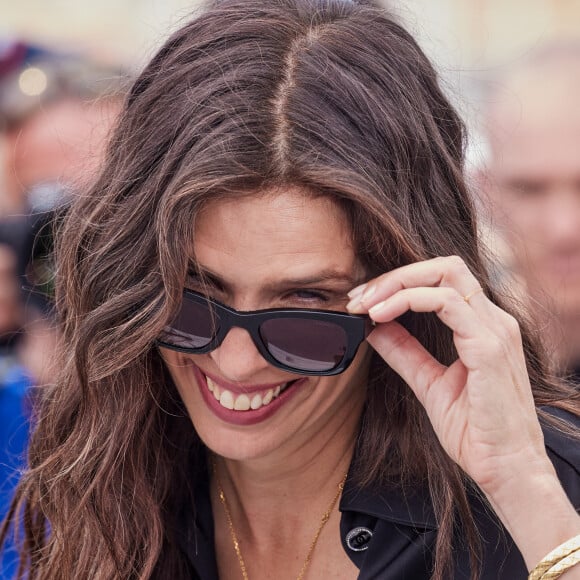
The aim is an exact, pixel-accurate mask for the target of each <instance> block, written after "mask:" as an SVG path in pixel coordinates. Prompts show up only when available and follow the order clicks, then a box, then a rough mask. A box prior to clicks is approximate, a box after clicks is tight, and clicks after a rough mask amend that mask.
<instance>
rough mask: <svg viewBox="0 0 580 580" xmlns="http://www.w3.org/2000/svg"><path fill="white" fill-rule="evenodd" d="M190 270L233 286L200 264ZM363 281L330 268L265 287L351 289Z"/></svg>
mask: <svg viewBox="0 0 580 580" xmlns="http://www.w3.org/2000/svg"><path fill="white" fill-rule="evenodd" d="M189 272H190V274H194V275H196V276H198V275H199V276H201V277H202V278H204V279H206V280H208V281H209V282H210V283H211V284H213V285H215V286H217V287H220V288H230V287H231V286H232V284H230V283H229V282H228V281H227V280H226V279H225V278H222V277H221V276H220V275H219V274H216V273H215V272H212V271H211V270H209V269H208V268H205V267H203V266H201V265H199V264H193V263H192V264H191V266H190V268H189ZM362 282H364V278H363V277H362V276H354V275H351V274H347V273H345V272H343V271H340V270H333V269H328V270H322V271H320V272H317V273H316V274H313V275H312V276H304V277H289V278H283V279H281V280H277V281H276V282H270V283H267V284H266V285H265V286H264V287H265V289H267V290H279V289H281V288H295V287H310V286H314V285H316V284H334V285H339V284H340V285H341V286H344V287H347V286H348V288H349V289H350V288H354V286H357V285H358V284H362ZM341 290H342V288H341Z"/></svg>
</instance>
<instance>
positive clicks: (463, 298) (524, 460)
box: [347, 256, 553, 498]
mask: <svg viewBox="0 0 580 580" xmlns="http://www.w3.org/2000/svg"><path fill="white" fill-rule="evenodd" d="M351 297H352V299H351V302H350V303H349V304H348V306H347V308H348V310H349V311H350V312H353V313H368V314H369V315H370V317H371V318H372V319H373V320H374V321H375V322H376V323H378V324H377V327H376V328H375V330H373V332H372V333H371V334H370V335H369V337H368V342H369V343H370V344H371V345H372V346H373V348H374V349H375V350H376V351H377V352H378V353H379V354H380V355H381V356H382V357H383V359H384V360H385V361H386V362H387V363H388V364H389V365H390V366H391V368H393V369H394V370H395V371H396V372H397V373H399V375H401V377H402V378H403V379H404V380H405V381H406V382H407V384H408V385H409V386H410V388H411V389H412V390H413V391H414V393H415V394H416V396H417V397H418V399H419V401H420V402H421V403H422V404H423V406H424V407H425V409H426V411H427V414H428V416H429V418H430V420H431V423H432V425H433V428H434V430H435V432H436V434H437V436H438V437H439V440H440V442H441V444H442V446H443V447H444V449H445V450H446V452H447V453H448V454H449V455H450V457H451V458H452V459H453V460H454V461H455V462H457V463H458V464H459V465H460V466H461V467H462V468H463V469H464V470H465V471H466V472H467V473H468V474H469V475H470V476H471V478H472V479H473V480H474V481H475V482H476V483H477V484H478V485H479V486H480V487H481V489H482V490H483V491H484V492H485V493H486V494H487V495H488V497H490V498H492V497H493V496H494V494H496V493H498V492H499V491H500V490H501V488H503V487H504V486H506V485H507V486H508V488H509V487H510V483H513V481H514V478H516V479H517V478H519V477H521V474H522V469H524V470H525V471H526V472H527V473H529V472H530V469H534V466H535V470H536V471H537V472H539V473H547V474H552V475H553V468H552V465H551V462H550V461H549V459H548V457H547V455H546V452H545V449H544V443H543V436H542V432H541V429H540V425H539V422H538V419H537V415H536V411H535V406H534V401H533V397H532V392H531V387H530V382H529V378H528V374H527V371H526V363H525V358H524V354H523V349H522V342H521V336H520V331H519V326H518V324H517V322H516V320H515V319H514V318H513V317H512V316H510V315H509V314H507V313H506V312H504V311H503V310H501V309H500V308H499V307H498V306H496V305H495V304H494V303H492V302H491V301H490V300H489V299H488V298H487V297H486V296H485V293H484V292H483V291H481V287H480V284H479V282H478V281H477V280H476V279H475V277H474V276H473V274H472V273H471V272H470V271H469V269H468V268H467V266H466V264H465V263H464V262H463V260H461V259H460V258H458V257H456V256H452V257H445V258H435V259H432V260H428V261H424V262H418V263H415V264H411V265H408V266H404V267H401V268H397V269H396V270H393V271H391V272H388V273H386V274H383V275H382V276H379V277H377V278H375V279H373V280H371V281H369V282H368V283H367V284H365V285H363V286H362V287H358V288H356V289H355V290H354V291H353V292H351ZM408 310H412V311H413V312H434V313H435V314H436V315H437V316H438V317H439V318H440V319H441V320H442V321H443V322H444V323H445V324H446V325H447V326H448V327H449V328H450V329H451V330H452V331H453V340H454V343H455V347H456V350H457V353H458V359H457V360H456V361H455V362H454V363H453V364H451V365H450V366H448V367H447V366H445V365H442V364H441V363H440V362H438V361H437V360H435V358H434V357H433V356H432V355H431V354H430V353H429V352H427V350H426V349H425V348H424V347H423V346H422V345H421V344H420V343H419V341H418V340H417V339H416V338H415V337H413V336H411V335H410V334H409V332H408V331H407V330H406V329H405V328H403V326H401V325H400V324H399V323H398V322H396V321H395V319H396V318H397V317H398V316H400V315H401V314H403V313H405V312H406V311H408Z"/></svg>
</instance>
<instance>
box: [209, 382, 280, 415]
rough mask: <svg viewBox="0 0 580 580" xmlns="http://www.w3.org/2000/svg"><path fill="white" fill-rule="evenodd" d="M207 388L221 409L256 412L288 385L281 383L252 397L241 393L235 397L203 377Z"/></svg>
mask: <svg viewBox="0 0 580 580" xmlns="http://www.w3.org/2000/svg"><path fill="white" fill-rule="evenodd" d="M205 380H206V382H207V388H208V389H209V390H210V391H211V392H212V393H213V396H214V397H215V398H216V400H217V401H219V403H220V405H221V406H222V407H225V408H226V409H234V410H236V411H249V410H250V409H252V410H254V411H255V410H256V409H259V408H260V407H263V406H264V405H268V404H270V403H271V402H272V401H273V400H274V399H275V398H276V397H277V396H278V395H279V394H280V393H281V392H282V391H283V390H284V388H285V387H286V386H287V384H288V383H282V384H281V385H278V386H277V387H274V388H271V389H268V390H267V391H265V392H263V393H254V394H253V395H251V398H250V395H246V394H245V393H241V394H240V395H235V394H234V393H232V392H231V391H228V390H227V389H224V388H222V387H220V386H218V385H217V384H216V383H215V382H214V381H212V380H211V379H210V378H209V377H207V376H206V377H205Z"/></svg>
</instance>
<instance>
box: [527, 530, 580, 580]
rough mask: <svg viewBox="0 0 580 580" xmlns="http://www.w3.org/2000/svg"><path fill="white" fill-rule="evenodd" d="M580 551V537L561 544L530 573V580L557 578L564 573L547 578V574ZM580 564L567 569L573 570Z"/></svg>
mask: <svg viewBox="0 0 580 580" xmlns="http://www.w3.org/2000/svg"><path fill="white" fill-rule="evenodd" d="M578 550H580V535H578V536H574V537H573V538H570V539H569V540H567V541H566V542H564V543H563V544H560V545H559V546H558V547H556V548H554V549H553V550H552V551H551V552H550V553H549V554H548V555H547V556H545V557H544V558H543V559H542V560H541V561H540V562H539V563H538V565H537V566H536V567H535V568H534V569H533V570H532V571H531V572H530V575H529V576H528V580H548V578H557V577H558V576H559V575H560V574H562V573H563V572H564V570H562V572H560V573H559V574H558V575H557V576H545V574H546V572H548V571H549V570H551V569H552V568H553V567H554V566H555V565H556V564H559V563H560V562H561V561H563V560H564V559H566V558H567V557H568V556H570V555H571V554H575V553H576V552H578ZM577 563H578V562H577V561H576V562H574V563H572V564H570V565H569V566H567V567H566V568H565V569H566V570H567V569H568V568H571V567H572V566H574V565H575V564H577Z"/></svg>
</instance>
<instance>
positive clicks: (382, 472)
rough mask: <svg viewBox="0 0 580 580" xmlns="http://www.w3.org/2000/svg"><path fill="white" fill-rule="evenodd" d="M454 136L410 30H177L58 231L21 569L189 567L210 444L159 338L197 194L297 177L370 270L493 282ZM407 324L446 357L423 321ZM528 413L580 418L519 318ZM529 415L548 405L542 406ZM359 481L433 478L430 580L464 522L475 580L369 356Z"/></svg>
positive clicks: (497, 297) (432, 443) (325, 24)
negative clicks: (434, 270) (467, 273)
mask: <svg viewBox="0 0 580 580" xmlns="http://www.w3.org/2000/svg"><path fill="white" fill-rule="evenodd" d="M464 141H465V132H464V126H463V124H462V122H461V120H460V119H459V118H458V116H457V114H456V112H455V111H454V109H453V107H452V106H451V105H450V103H449V101H448V100H447V98H446V97H445V96H444V94H443V92H442V91H441V89H440V87H439V84H438V79H437V74H436V73H435V71H434V69H433V67H432V66H431V64H430V63H429V61H428V59H427V58H426V57H425V55H424V54H423V52H422V51H421V50H420V48H419V47H418V46H417V44H416V42H415V41H414V40H413V38H412V37H411V36H410V35H409V34H408V33H407V32H406V31H405V30H404V29H403V28H402V27H401V26H400V25H399V24H397V23H396V22H395V21H394V19H393V18H392V17H390V16H389V15H388V14H386V13H385V12H384V11H382V10H380V9H378V8H376V7H375V6H372V5H371V4H370V3H364V2H359V3H357V2H349V1H346V0H224V1H218V2H214V3H213V4H212V5H211V6H209V7H207V9H206V11H205V12H203V13H202V14H201V15H199V17H197V18H196V19H195V20H193V21H192V22H191V23H189V24H187V25H185V26H184V27H183V28H181V30H179V31H178V32H176V33H175V34H174V35H173V36H172V37H171V38H170V39H169V40H168V41H167V42H166V44H165V45H164V46H163V48H161V50H160V51H159V53H158V54H157V55H156V56H155V57H154V58H153V60H152V61H151V62H150V64H149V65H148V66H147V67H146V68H145V70H144V71H143V72H142V74H141V75H140V77H139V78H138V80H137V81H136V83H135V84H134V86H133V88H132V90H131V92H130V94H129V96H128V98H127V101H126V104H125V107H124V110H123V111H122V114H121V117H120V121H119V125H118V128H117V129H116V131H115V133H114V135H113V137H112V140H111V143H110V147H109V149H108V155H107V159H106V161H105V163H104V165H103V167H102V172H101V174H100V176H99V178H98V180H97V181H96V183H95V184H94V186H93V187H92V189H91V190H90V191H87V192H86V193H85V194H84V195H81V196H79V197H78V199H76V200H75V202H74V203H73V205H72V206H71V208H70V210H69V212H68V216H67V218H66V220H65V222H64V224H63V226H62V228H61V229H60V231H59V234H58V244H57V252H56V259H57V290H56V292H57V310H58V316H59V321H60V325H61V330H62V346H61V350H60V353H59V354H60V363H61V368H62V371H61V373H60V375H59V376H58V377H57V380H56V381H55V384H54V385H53V386H50V387H47V388H46V391H45V393H44V397H43V402H42V405H41V406H40V408H39V410H38V420H37V425H36V429H35V432H34V435H33V437H32V441H31V444H30V452H29V469H28V470H27V472H26V473H25V474H24V476H23V477H22V480H21V483H20V485H19V487H18V490H17V493H16V497H15V499H14V503H13V505H12V510H11V513H10V514H9V517H8V520H7V521H6V523H5V525H4V531H3V534H4V536H5V535H6V534H7V533H8V530H9V527H10V525H11V522H12V523H13V524H14V525H15V522H22V526H23V531H22V530H21V532H20V534H17V535H19V536H20V537H23V541H22V549H21V567H20V574H21V575H26V576H27V577H28V578H30V579H43V580H48V579H54V580H56V579H58V580H69V579H70V580H79V579H93V578H98V579H99V580H100V579H107V578H121V579H123V580H125V579H143V580H144V579H149V578H187V577H190V576H189V574H191V572H190V571H188V567H187V563H186V562H185V561H184V558H185V557H184V555H182V554H181V552H180V551H179V550H178V548H177V547H176V545H175V541H174V539H173V536H172V533H171V531H170V530H171V526H170V524H169V522H170V520H171V514H172V513H174V512H175V510H176V509H179V506H181V505H184V503H187V502H192V501H193V497H192V491H191V490H192V484H193V481H194V480H195V469H194V466H195V465H196V462H199V459H198V456H199V455H200V454H201V453H202V452H203V451H202V448H201V447H202V446H201V443H200V441H199V439H198V437H197V436H196V433H195V430H194V428H193V426H192V424H191V422H190V420H189V419H188V417H187V414H186V412H185V411H184V408H183V406H182V404H181V402H180V400H179V396H178V395H177V392H176V389H175V387H174V385H173V384H172V381H171V379H170V377H169V375H168V373H167V372H166V370H165V368H164V367H163V364H162V362H161V360H160V356H159V353H158V351H157V348H156V347H155V339H156V337H157V336H158V335H159V333H160V331H161V329H162V328H163V326H164V325H165V324H166V323H167V321H168V320H169V319H170V318H171V317H172V316H173V315H174V313H175V312H176V309H177V307H178V305H179V303H180V300H181V292H182V288H183V286H184V282H185V279H186V273H187V269H188V261H189V260H190V258H191V252H190V250H191V247H190V246H191V240H193V236H194V228H195V217H196V215H197V214H198V212H199V209H200V208H201V207H202V206H203V204H204V203H206V202H207V201H208V200H214V199H216V198H219V197H220V196H221V197H223V196H230V197H231V196H239V195H252V194H253V193H255V192H260V191H264V190H265V189H271V188H276V187H284V186H301V187H302V188H303V189H304V190H305V191H310V192H312V193H313V194H314V195H328V196H331V197H332V198H333V199H335V200H337V202H338V203H340V204H341V205H342V207H344V208H345V210H346V212H347V215H348V216H349V218H350V221H351V224H352V231H353V241H354V243H355V245H356V248H357V250H358V253H359V255H360V257H361V258H362V259H363V261H364V262H365V264H366V265H367V267H368V269H369V272H370V273H371V274H374V273H378V272H382V271H386V270H389V269H392V268H394V267H397V266H400V265H403V264H408V263H411V262H415V261H417V260H424V259H427V258H431V257H434V256H445V255H459V256H461V257H462V258H463V259H464V260H465V262H466V263H467V264H468V266H469V267H470V268H471V270H472V271H473V272H474V273H475V275H476V276H477V278H478V279H479V281H480V282H481V285H482V286H483V288H484V289H485V292H486V293H487V295H488V296H489V297H490V298H491V299H492V300H494V301H495V302H497V303H498V304H500V305H502V306H504V307H506V308H507V309H508V310H510V311H513V308H512V307H511V306H510V305H509V304H507V302H506V298H505V297H504V296H503V295H502V294H501V293H500V292H498V290H497V289H496V288H495V287H494V286H493V285H492V284H491V283H490V279H489V276H488V274H487V273H486V268H485V267H484V263H483V260H482V257H481V255H482V254H481V250H480V248H479V243H478V236H477V229H476V223H475V219H474V210H473V207H472V203H471V201H470V197H469V194H468V191H467V188H466V184H465V181H464V172H463V152H464ZM410 324H411V326H412V330H413V332H414V333H415V334H416V336H418V337H419V338H420V340H421V341H422V342H423V344H424V345H425V346H426V347H427V348H428V349H429V350H430V351H431V352H432V353H434V354H435V356H437V357H438V359H439V360H440V361H442V362H444V363H450V362H451V361H453V360H454V359H455V357H456V353H455V350H454V347H453V341H452V336H451V333H450V332H449V331H448V329H446V328H445V327H444V325H443V324H441V323H440V322H439V321H438V320H437V319H436V318H435V317H433V316H428V315H421V316H415V317H414V318H413V319H412V321H411V323H410ZM522 332H523V339H524V345H525V352H526V356H527V361H528V368H529V372H530V376H531V381H532V384H533V389H534V394H535V398H536V402H537V405H538V406H541V405H552V406H558V407H562V408H566V409H568V410H571V411H573V412H575V413H576V412H578V399H577V398H576V399H575V400H574V399H571V398H570V393H571V391H570V389H569V388H568V387H567V386H566V385H563V384H560V383H558V382H557V381H555V380H554V379H551V378H550V374H549V368H548V367H547V366H546V365H545V364H544V362H543V361H544V358H543V355H542V354H541V352H540V349H539V347H538V346H537V340H536V338H535V337H534V336H533V335H532V334H531V332H530V330H529V329H528V326H527V325H526V324H525V323H524V322H522ZM540 414H541V411H540ZM358 444H359V448H360V457H361V460H360V465H359V471H360V474H361V475H360V482H359V483H360V484H361V485H376V486H379V485H401V486H403V485H415V484H417V483H418V482H419V483H421V484H424V485H427V486H428V488H429V490H430V492H431V497H432V502H433V506H434V510H435V513H436V516H437V519H438V522H439V535H438V541H437V550H436V556H435V564H434V569H433V578H434V579H437V580H442V579H443V578H447V577H449V575H448V574H449V570H450V566H451V565H452V547H453V538H454V534H455V533H456V531H457V527H458V526H459V527H460V528H461V529H462V530H463V531H464V537H466V538H467V542H468V544H469V547H470V552H471V555H472V568H473V571H472V576H473V577H474V578H476V577H477V571H478V565H477V559H478V554H479V541H478V537H477V531H476V527H475V524H474V519H473V517H472V514H471V511H470V507H469V503H468V494H469V493H471V486H470V483H469V481H468V479H467V478H466V476H465V474H464V473H462V472H461V470H460V469H459V467H457V466H456V465H455V464H454V463H453V462H452V461H451V460H450V459H449V458H448V456H447V455H446V454H445V452H444V451H443V449H442V448H441V446H440V444H439V442H438V441H437V438H436V437H435V435H434V433H433V430H432V428H431V426H430V423H429V420H428V418H427V416H426V414H425V412H424V410H423V408H422V407H421V405H420V404H419V403H418V402H417V400H416V399H415V397H414V395H413V394H412V392H411V391H410V389H409V388H408V387H407V386H406V385H405V384H404V382H403V381H402V380H401V378H400V377H398V376H397V375H396V374H394V373H393V372H392V371H391V370H390V369H389V368H388V367H387V366H386V365H385V364H384V363H383V362H382V361H381V359H380V358H379V357H376V358H375V359H374V361H373V366H372V372H371V379H370V385H369V389H368V402H367V405H366V408H365V411H364V415H363V418H362V422H361V430H360V434H359V440H358Z"/></svg>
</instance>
